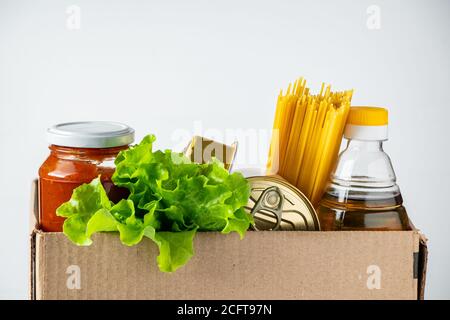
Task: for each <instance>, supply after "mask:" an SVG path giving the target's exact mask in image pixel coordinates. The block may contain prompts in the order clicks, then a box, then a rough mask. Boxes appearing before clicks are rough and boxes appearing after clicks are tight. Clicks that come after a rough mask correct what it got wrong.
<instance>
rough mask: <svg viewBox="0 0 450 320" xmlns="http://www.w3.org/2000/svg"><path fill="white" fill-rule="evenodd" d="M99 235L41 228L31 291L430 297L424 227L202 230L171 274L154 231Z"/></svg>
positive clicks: (45, 294) (101, 295) (33, 250)
mask: <svg viewBox="0 0 450 320" xmlns="http://www.w3.org/2000/svg"><path fill="white" fill-rule="evenodd" d="M36 198H37V197H35V199H36ZM32 209H33V211H34V216H35V217H38V215H37V211H36V206H33V207H32ZM35 225H37V224H35ZM93 240H94V244H93V245H91V246H89V247H78V246H76V245H74V244H72V243H71V242H70V241H69V240H68V239H67V238H66V237H65V236H64V235H63V234H62V233H44V232H41V231H39V230H35V231H33V232H32V234H31V246H30V257H31V259H30V260H31V261H30V298H31V299H418V298H422V299H423V291H424V285H425V272H426V263H427V247H426V239H425V238H424V237H423V236H422V235H421V234H420V233H419V232H418V231H417V230H416V229H413V230H411V231H394V232H392V231H391V232H380V231H378V232H370V231H355V232H349V231H340V232H317V231H309V232H305V231H299V232H296V231H284V232H283V231H265V232H261V231H249V232H248V233H247V235H246V237H245V238H244V239H243V240H239V237H238V236H237V235H236V234H230V235H222V234H220V233H217V232H203V233H198V235H197V236H196V239H195V255H194V257H193V258H192V260H191V261H189V262H188V264H187V265H186V266H184V267H182V268H180V269H179V270H177V271H176V272H175V273H172V274H166V273H162V272H160V271H159V270H158V268H157V265H156V256H157V254H158V253H157V248H156V246H155V245H154V244H153V243H152V242H151V241H150V240H148V239H144V241H143V242H142V243H140V244H139V245H137V246H134V247H126V246H124V245H122V244H121V243H120V240H119V239H118V236H117V234H114V233H100V234H97V235H95V236H94V237H93Z"/></svg>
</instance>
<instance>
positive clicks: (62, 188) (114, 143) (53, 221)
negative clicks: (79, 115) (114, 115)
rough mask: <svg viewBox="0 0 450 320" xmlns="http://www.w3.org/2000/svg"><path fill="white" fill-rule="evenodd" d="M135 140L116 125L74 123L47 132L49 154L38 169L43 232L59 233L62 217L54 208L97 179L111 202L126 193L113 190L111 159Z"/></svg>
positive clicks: (128, 129) (121, 127)
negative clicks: (98, 178) (79, 187)
mask: <svg viewBox="0 0 450 320" xmlns="http://www.w3.org/2000/svg"><path fill="white" fill-rule="evenodd" d="M133 140H134V130H133V129H131V128H130V127H128V126H126V125H123V124H120V123H115V122H74V123H65V124H61V125H57V126H54V127H52V128H50V129H49V130H48V141H49V143H50V147H49V149H50V155H49V157H48V158H47V159H46V160H45V162H44V163H43V164H42V166H41V167H40V169H39V220H40V227H41V229H42V230H43V231H46V232H61V231H62V226H63V224H64V218H63V217H58V216H57V215H56V209H57V208H58V207H59V206H60V205H61V204H62V203H64V202H66V201H68V200H70V197H71V196H72V192H73V190H74V189H75V188H76V187H78V186H80V185H82V184H83V183H89V182H91V181H92V180H93V179H95V178H97V177H98V176H100V180H101V181H102V184H103V186H104V187H105V190H106V192H107V194H108V197H109V199H110V200H111V201H113V202H118V201H119V200H120V199H123V198H126V197H127V195H128V190H127V189H124V188H119V187H116V186H115V185H114V184H113V183H112V181H111V177H112V175H113V174H114V171H115V166H114V160H115V159H116V157H117V155H118V153H119V152H120V151H121V150H125V149H127V148H128V146H129V144H131V143H132V142H133Z"/></svg>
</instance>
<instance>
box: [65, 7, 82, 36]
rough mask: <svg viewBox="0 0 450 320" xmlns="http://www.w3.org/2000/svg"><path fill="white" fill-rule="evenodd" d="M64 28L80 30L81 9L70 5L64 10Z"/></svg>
mask: <svg viewBox="0 0 450 320" xmlns="http://www.w3.org/2000/svg"><path fill="white" fill-rule="evenodd" d="M66 28H67V29H68V30H80V29H81V8H80V7H79V6H77V5H71V6H68V7H67V8H66Z"/></svg>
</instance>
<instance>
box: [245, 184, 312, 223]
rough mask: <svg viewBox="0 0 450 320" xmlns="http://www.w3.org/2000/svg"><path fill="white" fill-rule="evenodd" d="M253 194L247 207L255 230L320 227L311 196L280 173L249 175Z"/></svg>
mask: <svg viewBox="0 0 450 320" xmlns="http://www.w3.org/2000/svg"><path fill="white" fill-rule="evenodd" d="M247 180H248V181H249V182H250V190H251V195H250V199H249V202H248V205H247V206H246V210H247V211H248V212H249V213H251V214H252V215H253V218H254V220H255V226H254V229H255V230H286V231H287V230H291V231H294V230H304V231H318V230H320V224H319V219H318V217H317V214H316V211H315V210H314V207H313V206H312V204H311V203H310V202H309V200H308V198H306V196H305V195H304V194H303V193H302V192H301V191H300V190H298V189H297V188H296V187H294V186H293V185H291V184H290V183H289V182H287V181H286V180H284V179H283V178H281V177H278V176H258V177H249V178H247Z"/></svg>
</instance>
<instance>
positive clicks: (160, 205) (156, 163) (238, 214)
mask: <svg viewBox="0 0 450 320" xmlns="http://www.w3.org/2000/svg"><path fill="white" fill-rule="evenodd" d="M154 141H155V137H154V136H153V135H148V136H146V137H145V138H144V139H143V140H142V141H141V143H140V144H138V145H136V146H133V147H131V148H130V149H128V150H124V151H121V152H120V153H119V155H118V156H117V158H116V161H115V164H116V171H115V173H114V175H113V177H112V181H113V183H114V184H115V185H116V186H118V187H125V188H127V189H128V190H129V192H130V194H129V197H128V199H122V200H121V201H120V202H118V203H116V204H114V203H112V202H111V201H110V200H109V199H108V197H107V194H106V192H105V190H104V188H103V186H102V184H101V182H100V178H96V179H94V180H93V181H92V182H91V183H89V184H84V185H82V186H80V187H78V188H76V189H75V190H74V192H73V194H72V197H71V199H70V200H69V201H68V202H66V203H64V204H62V205H61V206H60V207H59V208H58V209H57V215H59V216H62V217H66V220H65V222H64V226H63V232H64V234H65V235H66V236H67V237H68V238H69V239H70V240H71V241H72V242H74V243H76V244H78V245H90V244H91V243H92V240H91V236H92V235H93V234H94V233H96V232H114V231H116V232H119V235H120V240H121V242H122V243H123V244H125V245H128V246H132V245H135V244H137V243H139V242H140V241H141V240H142V238H143V237H147V238H149V239H151V240H152V241H153V242H154V243H155V244H156V245H157V246H158V248H159V256H158V257H157V263H158V266H159V269H160V270H161V271H164V272H173V271H175V270H176V269H178V268H179V267H181V266H183V265H184V264H186V263H187V262H188V261H189V259H190V258H191V257H192V255H193V253H194V249H193V240H194V237H195V234H196V232H197V231H220V232H222V233H229V232H233V231H234V232H237V233H238V234H239V235H240V237H241V239H242V238H243V237H244V234H245V232H246V231H247V229H248V228H249V226H250V224H251V223H253V220H252V217H251V215H249V214H248V213H247V212H246V211H245V210H244V209H243V207H244V206H245V205H246V204H247V202H248V198H249V196H250V187H249V184H248V182H247V180H246V179H245V178H244V177H243V176H242V174H240V173H237V172H235V173H233V174H230V173H229V172H228V171H227V170H225V169H224V167H223V164H222V163H221V162H220V161H218V160H213V161H212V162H210V163H207V164H197V163H193V162H191V161H190V160H189V159H188V158H186V157H185V156H184V155H183V154H181V153H175V152H172V151H170V150H166V151H155V152H153V151H152V146H153V142H154Z"/></svg>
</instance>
